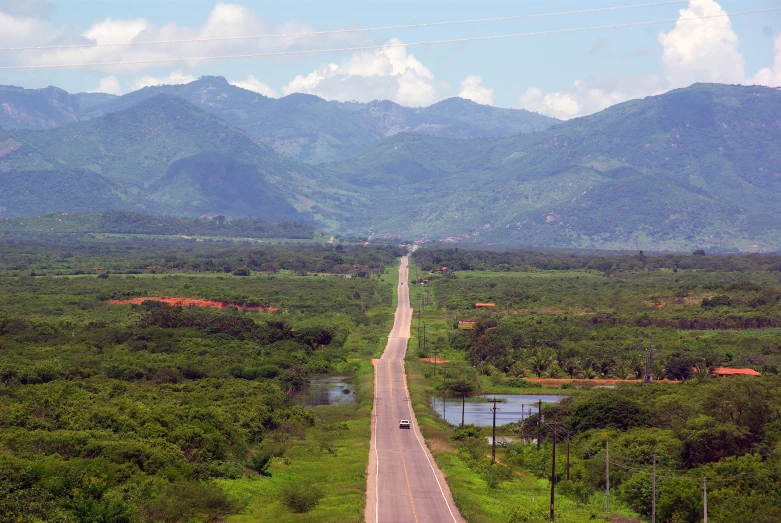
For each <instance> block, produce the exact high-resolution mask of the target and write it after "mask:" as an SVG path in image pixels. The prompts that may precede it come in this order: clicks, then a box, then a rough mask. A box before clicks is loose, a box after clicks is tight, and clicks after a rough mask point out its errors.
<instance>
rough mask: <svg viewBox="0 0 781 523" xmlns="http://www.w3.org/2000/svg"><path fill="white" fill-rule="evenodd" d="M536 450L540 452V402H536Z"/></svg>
mask: <svg viewBox="0 0 781 523" xmlns="http://www.w3.org/2000/svg"><path fill="white" fill-rule="evenodd" d="M537 403H538V405H539V407H537V450H540V429H542V400H537Z"/></svg>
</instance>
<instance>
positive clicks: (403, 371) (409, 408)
mask: <svg viewBox="0 0 781 523" xmlns="http://www.w3.org/2000/svg"><path fill="white" fill-rule="evenodd" d="M407 292H408V293H409V289H408V290H407ZM407 298H409V294H408V295H407ZM407 301H409V299H407ZM408 309H409V315H408V316H407V318H408V319H409V327H410V330H411V329H412V307H408ZM407 332H409V330H408V331H407ZM410 336H411V334H407V343H405V345H404V354H405V356H406V354H407V346H408V345H409V339H410ZM401 375H402V376H403V377H404V388H405V389H407V412H408V415H409V417H410V419H414V420H415V423H414V424H413V429H412V430H413V432H415V439H416V440H417V441H418V445H420V450H422V451H423V455H424V456H426V461H428V466H429V467H431V473H432V474H434V481H436V482H437V486H438V487H439V493H440V494H442V499H443V500H444V502H445V506H446V507H447V511H448V512H450V517H451V518H453V521H454V522H455V523H458V520H457V519H456V516H455V514H453V510H452V509H451V508H450V503H449V502H448V500H447V496H445V491H444V490H443V489H442V483H440V482H439V476H437V471H436V469H435V468H434V465H433V464H432V463H431V459H430V458H429V457H428V453H429V450H428V449H427V448H424V447H423V442H422V441H421V440H420V431H419V430H418V429H417V426H418V418H417V417H415V416H413V415H412V397H411V396H410V393H409V386H408V385H407V372H406V369H405V364H404V359H403V358H402V360H401Z"/></svg>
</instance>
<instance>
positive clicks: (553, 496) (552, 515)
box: [550, 423, 559, 521]
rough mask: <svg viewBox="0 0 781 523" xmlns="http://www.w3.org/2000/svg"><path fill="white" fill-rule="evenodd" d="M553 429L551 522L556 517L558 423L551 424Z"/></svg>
mask: <svg viewBox="0 0 781 523" xmlns="http://www.w3.org/2000/svg"><path fill="white" fill-rule="evenodd" d="M550 425H551V426H552V427H553V454H552V455H551V471H550V520H551V521H553V520H554V519H555V517H556V514H555V507H556V435H557V434H556V433H557V431H558V428H559V424H558V423H551V424H550Z"/></svg>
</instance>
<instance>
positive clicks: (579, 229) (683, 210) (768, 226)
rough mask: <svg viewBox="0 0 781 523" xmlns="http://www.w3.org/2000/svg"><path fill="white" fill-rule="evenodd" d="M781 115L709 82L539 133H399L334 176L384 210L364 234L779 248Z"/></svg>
mask: <svg viewBox="0 0 781 523" xmlns="http://www.w3.org/2000/svg"><path fill="white" fill-rule="evenodd" d="M779 112H781V92H779V91H778V90H775V89H768V88H763V87H742V86H726V85H716V84H701V85H694V86H692V87H690V88H687V89H679V90H676V91H672V92H670V93H667V94H664V95H661V96H656V97H649V98H646V99H644V100H636V101H632V102H628V103H624V104H619V105H617V106H614V107H611V108H609V109H607V110H605V111H602V112H601V113H598V114H595V115H592V116H588V117H584V118H579V119H576V120H572V121H570V122H566V123H564V124H561V125H559V126H556V127H554V128H552V129H549V130H547V131H544V132H541V133H535V134H532V135H525V136H516V137H512V138H506V139H500V140H471V141H459V142H453V141H448V140H439V139H434V138H430V137H424V136H410V135H401V136H396V137H393V138H391V139H388V140H385V141H383V142H380V143H378V144H375V145H373V146H371V147H370V148H368V149H367V150H365V151H363V152H362V153H361V154H360V155H358V156H357V157H355V158H353V159H351V160H350V161H347V162H343V163H341V164H337V165H335V166H333V167H332V170H331V173H330V176H331V177H332V178H333V179H338V180H340V181H342V182H343V183H344V182H348V183H349V184H350V186H352V187H353V188H355V190H359V191H363V192H364V193H366V194H367V195H368V197H369V198H370V199H371V200H373V201H376V202H378V204H377V205H374V206H372V211H371V216H368V213H367V216H365V217H363V218H361V219H359V220H357V221H356V223H360V221H361V220H363V221H365V222H366V223H371V229H372V231H374V232H376V233H379V234H395V233H401V234H404V235H408V236H417V237H429V238H443V237H448V236H453V237H458V239H460V240H465V239H468V240H470V241H487V242H495V243H520V244H528V245H558V246H573V247H585V246H588V247H603V248H604V247H610V248H636V247H639V248H651V247H654V248H670V249H674V248H689V247H690V246H693V245H707V246H712V247H723V248H740V249H749V250H750V249H753V248H755V246H756V248H765V249H768V248H770V249H775V248H781V240H780V239H779V238H781V235H779V225H778V224H779V223H780V222H779V218H781V211H780V209H781V124H779V121H778V116H777V115H778V114H779ZM380 179H381V181H380ZM402 185H403V190H400V189H399V187H401V186H402ZM389 187H393V188H394V189H396V190H388V188H389Z"/></svg>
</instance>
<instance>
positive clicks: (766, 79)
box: [754, 34, 781, 87]
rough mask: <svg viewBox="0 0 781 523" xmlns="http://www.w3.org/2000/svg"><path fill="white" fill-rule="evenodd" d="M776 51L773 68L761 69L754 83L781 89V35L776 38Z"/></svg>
mask: <svg viewBox="0 0 781 523" xmlns="http://www.w3.org/2000/svg"><path fill="white" fill-rule="evenodd" d="M774 51H775V58H774V60H773V66H772V67H765V68H764V69H761V70H760V71H759V72H758V73H757V75H756V76H755V77H754V83H757V84H759V85H767V86H770V87H781V34H779V35H778V36H776V40H775V45H774Z"/></svg>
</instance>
